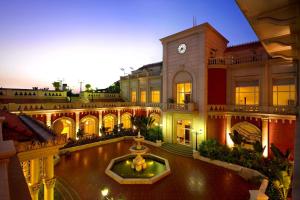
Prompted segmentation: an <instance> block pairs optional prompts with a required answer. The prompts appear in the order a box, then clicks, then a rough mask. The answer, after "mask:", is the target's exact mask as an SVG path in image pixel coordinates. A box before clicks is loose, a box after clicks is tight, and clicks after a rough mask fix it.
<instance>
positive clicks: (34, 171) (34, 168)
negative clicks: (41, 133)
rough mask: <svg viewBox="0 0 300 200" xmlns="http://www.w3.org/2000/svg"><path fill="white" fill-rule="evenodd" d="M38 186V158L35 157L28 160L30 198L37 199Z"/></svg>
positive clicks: (39, 184)
mask: <svg viewBox="0 0 300 200" xmlns="http://www.w3.org/2000/svg"><path fill="white" fill-rule="evenodd" d="M40 186H41V183H40V160H39V159H38V158H36V159H34V160H30V183H29V190H30V194H31V198H32V200H38V199H39V191H40Z"/></svg>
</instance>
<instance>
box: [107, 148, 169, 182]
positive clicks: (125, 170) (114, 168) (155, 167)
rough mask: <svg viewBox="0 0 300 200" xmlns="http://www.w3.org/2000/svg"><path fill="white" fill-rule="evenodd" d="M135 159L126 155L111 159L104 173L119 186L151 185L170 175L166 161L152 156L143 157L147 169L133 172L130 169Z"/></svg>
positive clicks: (131, 155) (132, 155) (133, 156)
mask: <svg viewBox="0 0 300 200" xmlns="http://www.w3.org/2000/svg"><path fill="white" fill-rule="evenodd" d="M135 157H136V155H134V154H127V155H125V156H121V157H117V158H114V159H112V160H111V162H110V163H109V165H108V167H107V168H106V170H105V173H106V174H107V175H108V176H110V177H111V178H113V179H114V180H115V181H117V182H118V183H120V184H153V183H155V182H157V181H159V180H161V179H162V178H164V177H165V176H167V175H169V174H170V173H171V170H170V166H169V162H168V160H166V159H164V158H162V157H159V156H156V155H153V154H145V155H143V158H144V159H145V161H146V164H147V167H146V169H144V170H143V171H139V172H138V171H135V170H133V169H132V168H131V163H132V160H133V159H134V158H135Z"/></svg>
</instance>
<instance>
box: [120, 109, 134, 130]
mask: <svg viewBox="0 0 300 200" xmlns="http://www.w3.org/2000/svg"><path fill="white" fill-rule="evenodd" d="M121 123H122V124H123V128H126V129H128V128H131V126H132V124H131V114H130V113H124V114H123V115H122V116H121Z"/></svg>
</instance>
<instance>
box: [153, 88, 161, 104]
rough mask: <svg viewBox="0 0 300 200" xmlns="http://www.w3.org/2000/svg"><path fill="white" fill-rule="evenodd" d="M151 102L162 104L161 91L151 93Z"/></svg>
mask: <svg viewBox="0 0 300 200" xmlns="http://www.w3.org/2000/svg"><path fill="white" fill-rule="evenodd" d="M151 102H152V103H159V102H160V91H159V90H152V91H151Z"/></svg>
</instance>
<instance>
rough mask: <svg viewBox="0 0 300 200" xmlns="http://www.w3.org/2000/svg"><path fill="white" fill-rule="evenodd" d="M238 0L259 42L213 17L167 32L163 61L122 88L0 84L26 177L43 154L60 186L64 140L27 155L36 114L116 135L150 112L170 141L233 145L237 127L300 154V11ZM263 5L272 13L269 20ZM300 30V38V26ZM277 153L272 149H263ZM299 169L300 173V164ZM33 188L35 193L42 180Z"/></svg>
mask: <svg viewBox="0 0 300 200" xmlns="http://www.w3.org/2000/svg"><path fill="white" fill-rule="evenodd" d="M238 2H241V3H239V6H240V8H241V10H242V11H243V12H244V14H245V16H246V17H247V19H248V20H249V22H250V24H251V26H252V28H253V29H254V31H255V32H256V34H257V36H258V38H259V41H254V42H249V43H245V44H240V45H235V46H228V43H229V41H228V40H227V39H226V38H225V37H224V36H223V35H222V34H221V32H222V30H220V32H219V31H218V30H216V29H215V28H214V27H213V26H211V25H210V24H209V23H203V24H200V25H197V26H194V27H192V28H189V29H187V30H183V31H181V32H178V33H175V34H172V35H169V36H167V37H164V38H162V39H160V41H161V44H162V48H163V60H162V62H157V63H152V64H147V65H144V66H142V67H141V68H139V69H137V70H134V71H132V72H131V73H130V74H129V75H126V76H122V77H120V81H119V82H120V88H121V92H120V93H95V92H82V93H81V94H80V98H77V99H75V100H74V99H73V100H72V101H70V99H68V97H67V94H66V92H64V91H52V90H40V89H36V90H24V89H8V88H0V102H1V104H0V110H2V111H1V115H3V116H4V117H5V119H4V118H0V119H2V120H3V121H4V122H5V121H8V123H9V122H10V121H11V122H15V125H12V126H9V125H8V126H7V125H6V126H3V128H2V132H3V138H4V140H9V139H12V140H15V141H18V142H17V145H19V148H17V151H18V150H19V151H20V152H19V154H20V155H21V156H19V159H20V161H21V163H22V167H23V172H24V174H25V178H26V176H27V175H28V173H30V171H31V173H36V172H35V171H34V170H33V169H28V166H27V163H28V161H29V160H33V161H34V160H36V159H43V162H44V165H46V166H47V165H49V166H50V167H48V168H51V167H52V169H48V168H47V167H46V172H45V173H48V175H49V177H48V179H46V181H45V182H44V184H46V185H47V187H45V188H46V190H48V189H49V188H50V189H49V191H50V193H51V179H52V178H53V177H54V176H53V163H52V162H53V161H52V160H51V158H50V157H51V156H53V155H54V154H55V153H57V152H58V149H59V148H60V147H61V146H62V145H61V143H60V142H57V143H55V144H52V145H48V146H47V145H41V146H39V147H37V148H34V149H36V151H38V150H39V149H42V148H45V149H51V151H50V150H49V151H48V150H45V151H47V152H48V153H47V155H44V154H41V153H40V152H36V153H33V152H31V153H28V154H26V151H29V150H28V149H30V148H31V150H32V149H33V148H32V147H30V148H29V147H24V146H26V142H27V141H30V140H31V139H30V137H33V136H35V135H36V134H37V133H34V131H32V129H30V130H28V131H26V130H27V129H26V126H27V127H33V126H37V125H36V124H35V122H33V121H32V119H35V120H36V121H38V122H40V123H41V124H43V125H44V127H48V128H51V129H52V130H53V131H54V133H55V134H56V135H61V134H62V135H66V137H67V138H72V139H76V137H77V136H76V133H77V131H78V130H79V129H83V132H84V134H85V135H86V136H88V135H101V132H100V130H101V129H103V127H104V128H105V132H106V133H107V134H110V133H111V132H112V130H113V129H114V127H115V126H116V125H119V124H123V127H124V128H131V127H132V124H131V120H130V118H131V116H134V115H144V116H151V117H152V118H153V119H155V123H156V124H157V125H160V126H161V127H162V130H163V138H164V142H166V143H176V144H182V145H187V146H190V147H192V148H193V149H196V148H197V145H199V143H201V141H204V140H207V139H216V140H218V141H219V142H220V143H221V144H227V145H228V146H230V147H231V146H233V142H232V141H231V139H230V137H229V133H232V132H233V131H234V130H236V131H237V132H239V133H240V134H242V135H243V136H244V137H245V138H246V139H247V140H249V142H254V141H260V142H261V143H262V145H263V146H267V147H270V144H272V143H274V144H275V145H276V146H278V147H279V148H280V149H281V150H283V151H284V150H286V149H287V148H290V149H291V150H292V152H293V155H294V156H295V158H296V155H297V157H298V158H299V152H296V154H294V153H295V146H296V145H295V141H296V139H295V138H296V124H297V123H296V121H297V116H298V112H299V107H298V106H299V85H298V84H299V60H298V61H297V59H299V41H296V39H295V38H294V36H295V34H294V33H293V30H294V28H295V23H296V22H297V23H298V24H299V16H298V18H297V19H292V18H291V19H289V20H288V15H290V14H291V13H289V12H287V11H285V10H282V9H281V10H280V9H279V10H277V11H276V10H275V11H272V12H271V11H270V9H271V8H267V7H263V6H261V7H259V6H257V7H255V5H254V4H253V5H252V4H251V3H249V4H250V5H251V6H250V8H249V9H248V10H247V11H245V8H244V5H243V3H242V2H244V1H238ZM268 9H269V10H268ZM289 9H292V8H289ZM276 12H279V13H281V15H280V16H287V17H285V18H287V20H286V21H282V20H276V17H274V16H278V13H276ZM259 13H265V14H264V16H260V18H259V19H260V20H258V16H259ZM256 18H257V19H256ZM293 20H294V21H293ZM299 27H300V26H298V31H299ZM287 29H289V31H288V30H287ZM297 36H298V40H299V32H298V35H297ZM297 45H298V46H297ZM14 114H16V115H14ZM23 114H26V116H24V115H23ZM18 116H19V117H18ZM28 116H29V117H28ZM24 124H25V125H24ZM297 131H298V133H297V134H298V135H299V130H297ZM10 132H13V134H9V133H10ZM41 132H43V130H41ZM45 134H46V133H45ZM47 137H50V136H45V135H44V138H42V139H41V138H40V137H37V139H38V140H40V142H41V143H43V141H44V140H45V138H47ZM51 137H58V136H51ZM298 139H299V136H298ZM57 140H58V141H62V140H63V139H61V138H58V139H57ZM62 143H63V142H62ZM21 144H23V146H22V145H21ZM28 145H29V144H28ZM298 146H299V144H298ZM21 147H24V148H23V149H22V148H21ZM26 148H27V150H26ZM269 154H270V150H269V148H266V150H265V151H264V156H266V157H267V156H269ZM47 159H48V160H47ZM296 160H297V159H296ZM298 161H299V160H298ZM32 163H33V164H31V166H30V167H31V168H32V167H34V166H35V165H36V166H35V167H36V169H37V168H38V167H39V166H38V163H35V161H34V162H32ZM45 163H46V164H45ZM26 167H27V168H26ZM296 167H299V166H296ZM47 170H48V171H47ZM36 176H38V175H36ZM295 176H299V174H297V172H296V174H295ZM36 180H38V179H36V177H34V176H33V175H31V179H30V180H27V182H28V183H29V185H30V186H32V185H34V184H35V183H36ZM30 181H31V182H30ZM47 181H48V182H47ZM52 189H53V188H52ZM30 191H31V195H32V197H33V198H35V197H34V195H35V194H34V188H33V189H31V190H30ZM52 192H53V191H52ZM45 194H46V193H45ZM47 198H48V197H47ZM51 198H53V196H52V197H51V195H50V196H49V199H51Z"/></svg>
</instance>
